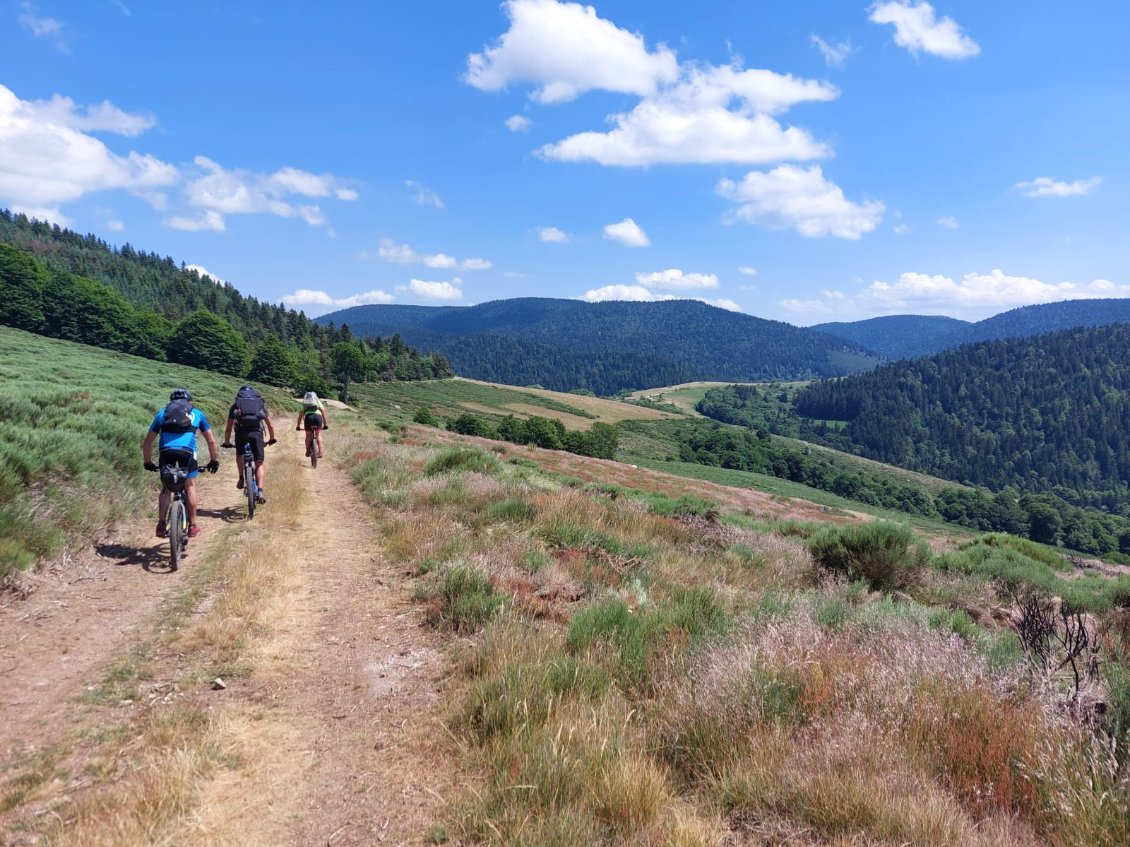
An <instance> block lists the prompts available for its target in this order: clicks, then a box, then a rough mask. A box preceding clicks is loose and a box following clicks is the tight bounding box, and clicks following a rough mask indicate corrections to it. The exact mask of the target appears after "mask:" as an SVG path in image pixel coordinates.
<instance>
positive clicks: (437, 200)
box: [404, 179, 443, 209]
mask: <svg viewBox="0 0 1130 847" xmlns="http://www.w3.org/2000/svg"><path fill="white" fill-rule="evenodd" d="M404 184H405V185H406V186H407V187H408V188H410V189H411V190H412V191H413V192H414V193H413V195H412V202H413V203H415V204H416V205H417V206H431V207H433V208H435V209H442V208H443V199H442V198H441V197H440V196H439V195H438V194H436V193H435V192H434V191H432V190H431V189H430V188H428V187H427V186H424V185H420V183H418V182H416V181H415V180H411V179H410V180H408V181H407V182H405V183H404Z"/></svg>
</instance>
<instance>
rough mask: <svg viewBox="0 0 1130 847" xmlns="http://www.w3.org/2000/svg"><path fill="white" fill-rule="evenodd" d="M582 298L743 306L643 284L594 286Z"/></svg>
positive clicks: (734, 309) (736, 308) (738, 308)
mask: <svg viewBox="0 0 1130 847" xmlns="http://www.w3.org/2000/svg"><path fill="white" fill-rule="evenodd" d="M580 299H581V300H586V301H588V302H589V303H607V302H609V301H612V300H626V301H628V302H631V303H659V302H662V301H665V300H683V299H688V300H698V301H699V302H700V303H706V304H707V305H709V306H716V307H717V308H719V309H726V310H727V311H730V312H740V311H742V307H741V306H739V305H738V304H737V303H735V302H734V301H733V300H727V299H726V298H719V299H717V300H708V299H706V298H705V297H678V296H676V295H674V294H657V293H656V292H654V291H652V290H651V289H650V288H646V287H644V286H642V285H605V286H603V287H601V288H593V289H590V290H588V291H586V292H585V293H584V294H582V295H581V297H580Z"/></svg>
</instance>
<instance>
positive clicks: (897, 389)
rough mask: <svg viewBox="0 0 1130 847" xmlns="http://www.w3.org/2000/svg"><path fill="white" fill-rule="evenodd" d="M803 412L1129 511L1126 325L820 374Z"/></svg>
mask: <svg viewBox="0 0 1130 847" xmlns="http://www.w3.org/2000/svg"><path fill="white" fill-rule="evenodd" d="M796 410H797V412H798V413H799V414H801V415H803V416H805V417H809V418H816V419H830V420H843V421H847V422H848V423H847V425H846V427H845V428H844V429H842V430H840V431H831V430H829V431H827V432H825V433H823V439H824V440H825V441H826V442H827V443H829V444H831V445H833V446H838V447H841V448H842V449H847V450H850V451H853V452H857V453H860V454H861V455H864V456H867V457H870V458H873V459H878V460H879V461H882V462H888V463H890V464H893V465H899V466H901V467H905V468H910V469H912V470H918V471H923V472H926V473H930V474H934V475H936V476H940V477H943V478H946V479H952V480H955V481H958V482H967V483H972V484H975V485H981V486H984V487H987V488H990V489H994V490H1000V489H1002V488H1004V487H1006V486H1015V487H1016V488H1018V489H1020V490H1027V491H1051V492H1053V493H1055V494H1057V495H1059V496H1060V497H1062V498H1063V499H1064V500H1067V501H1068V502H1071V503H1076V504H1080V505H1088V506H1097V507H1101V508H1105V509H1108V510H1110V511H1117V512H1120V513H1121V514H1124V515H1130V483H1128V482H1127V481H1128V480H1130V325H1127V324H1116V325H1113V326H1105V327H1094V328H1089V329H1074V330H1068V331H1065V332H1059V333H1051V334H1046V335H1041V336H1036V337H1033V338H1024V339H1011V340H1005V341H992V342H982V343H979V344H973V345H966V346H962V347H959V348H957V349H955V350H950V351H947V352H944V353H940V354H937V355H934V356H930V357H927V358H921V359H916V360H913V361H904V362H895V363H893V364H889V365H884V366H882V367H880V368H877V369H875V370H874V371H871V372H870V373H866V374H857V375H854V376H850V377H847V378H845V379H841V380H831V381H827V382H821V383H815V384H813V385H810V386H809V387H807V388H806V389H804V390H803V391H801V392H800V393H799V394H798V395H797V398H796Z"/></svg>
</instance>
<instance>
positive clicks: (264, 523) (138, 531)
mask: <svg viewBox="0 0 1130 847" xmlns="http://www.w3.org/2000/svg"><path fill="white" fill-rule="evenodd" d="M281 438H282V439H283V443H280V444H279V445H278V446H277V447H275V448H272V449H271V453H270V454H269V456H268V473H269V477H268V486H267V490H268V492H272V491H273V486H276V485H281V484H284V483H285V484H289V485H300V486H301V487H302V489H303V492H304V494H303V498H302V503H303V505H302V507H301V508H300V509H299V513H298V514H297V515H286V516H284V515H282V514H272V511H271V510H272V506H275V507H276V508H278V505H279V504H277V503H276V501H275V500H274V498H272V501H271V502H270V503H268V505H267V506H265V507H264V508H263V509H262V512H261V515H262V517H261V516H260V513H257V514H256V518H255V520H254V521H253V522H252V523H250V524H247V523H244V519H243V511H244V510H243V508H242V506H241V492H238V491H237V490H236V489H235V487H234V480H235V470H234V466H233V463H232V462H231V461H230V458H229V459H228V461H226V462H225V467H224V468H223V470H222V471H221V473H220V474H219V475H218V476H217V477H216V478H208V479H203V480H202V489H201V503H202V505H203V506H204V510H203V512H202V516H201V521H200V523H201V526H202V529H203V530H204V532H203V533H202V535H201V536H200V538H199V539H196V540H195V541H194V542H193V544H192V547H191V550H190V554H191V555H190V558H189V561H188V562H187V563H186V564H185V566H184V568H183V569H182V570H181V571H180V572H179V573H174V574H167V573H165V568H164V564H163V560H162V554H163V553H164V551H165V550H167V547H166V545H164V544H163V543H162V542H159V541H158V540H157V539H155V538H153V537H152V533H153V528H152V525H151V523H150V522H149V521H148V520H146V521H145V522H144V523H142V522H140V521H139V522H138V523H137V524H136V525H133V526H130V527H127V528H124V529H123V530H121V531H120V532H119V533H118V534H116V535H115V536H114V538H112V539H108V540H107V541H106V542H104V543H102V544H100V545H99V546H98V547H97V548H96V549H95V550H93V551H90V552H89V553H88V554H86V555H84V556H82V557H80V558H78V559H76V560H74V561H72V562H69V563H68V564H67V566H66V567H65V568H64V569H62V570H61V571H60V570H59V569H56V572H55V573H52V574H47V575H45V576H43V577H41V578H39V580H38V581H39V583H40V584H39V588H38V590H37V591H36V592H35V593H34V594H33V595H32V596H31V597H30V598H28V599H26V600H16V599H14V598H12V597H4V598H0V607H2V608H0V709H2V714H3V720H2V721H0V778H2V777H3V775H4V773H5V771H6V770H7V769H8V767H9V765H10V764H11V761H12V759H13V757H14V756H16V755H17V754H18V755H20V756H23V757H26V755H27V754H28V753H29V752H34V751H35V750H37V749H39V748H45V747H48V746H50V745H52V744H55V743H58V741H59V740H60V739H61V738H63V737H64V735H65V734H66V733H67V732H68V731H72V730H73V729H74V727H75V726H76V724H78V723H80V722H85V723H88V724H92V723H93V722H96V721H99V720H107V719H108V718H112V719H114V720H116V721H120V720H126V721H128V720H129V719H130V717H129V710H128V708H125V709H124V710H123V708H122V707H121V706H120V704H119V706H117V707H115V706H114V705H113V704H107V705H102V706H97V707H95V706H90V705H85V706H84V705H81V704H80V703H79V702H78V700H77V698H78V696H79V695H80V694H81V693H82V692H83V690H84V688H88V687H90V686H92V685H94V684H96V683H97V682H98V680H99V679H100V678H101V677H102V675H103V674H104V673H105V671H106V668H107V667H108V666H109V665H110V663H111V662H112V661H113V660H114V658H115V657H118V656H121V655H122V654H123V653H124V652H125V651H127V650H128V649H129V648H130V647H131V646H132V645H133V643H134V642H135V641H136V638H137V634H138V633H139V632H146V631H149V628H150V627H151V625H152V624H151V621H152V620H153V619H154V617H155V616H156V615H157V614H158V613H159V611H160V608H161V605H162V601H164V600H168V599H172V598H173V597H175V596H176V594H177V592H178V591H179V590H181V589H183V588H184V585H185V583H184V580H183V576H184V575H185V574H186V573H188V572H190V569H191V568H192V566H193V563H195V562H198V561H202V559H203V557H205V556H208V555H211V554H213V553H214V554H216V555H220V556H228V557H229V559H230V561H234V560H235V559H234V557H236V556H238V555H239V554H240V548H241V545H242V544H244V543H246V542H247V540H248V538H251V537H255V536H258V535H263V536H264V537H269V538H270V539H271V540H272V541H276V540H277V541H279V542H281V543H283V544H286V545H297V549H300V550H301V562H302V566H301V567H300V568H297V569H295V571H294V574H293V576H292V577H291V578H290V580H289V583H288V585H287V586H286V589H285V591H286V597H285V598H283V599H282V600H281V601H279V603H280V604H281V605H280V609H282V613H281V614H279V615H278V617H277V618H276V619H272V620H271V621H270V622H269V624H268V627H267V629H268V631H266V632H262V633H260V634H259V643H260V649H259V650H258V652H257V654H256V655H255V656H252V657H251V660H250V661H251V670H250V671H249V672H248V673H246V675H244V676H240V677H238V678H236V679H234V680H229V687H228V689H227V690H224V691H222V692H219V693H215V694H214V693H212V692H207V691H201V692H193V691H190V692H186V693H185V696H189V697H195V698H198V699H200V698H208V705H207V707H206V708H207V709H209V710H222V711H223V713H224V714H225V715H226V716H229V719H230V721H231V724H232V726H233V727H235V730H236V731H237V732H238V733H239V736H238V738H237V739H236V741H237V744H238V747H239V750H240V754H239V756H238V766H237V767H236V768H235V769H234V770H230V771H228V772H226V773H224V774H221V775H220V777H219V778H218V779H217V780H216V781H214V782H213V783H210V784H207V785H204V786H201V787H200V790H201V796H202V801H201V802H200V803H199V804H198V807H197V808H196V809H195V810H194V812H193V815H192V818H191V820H190V821H189V822H187V823H186V829H185V832H184V836H183V837H182V838H178V839H176V843H180V844H187V845H197V844H199V845H204V844H209V845H210V844H236V845H260V844H262V845H285V844H290V845H296V847H297V845H310V844H332V845H334V847H342V845H354V844H376V843H390V844H404V843H413V844H419V843H423V836H424V833H425V832H426V831H427V829H428V827H429V826H430V825H431V824H433V823H435V822H436V821H438V820H439V819H440V816H441V815H442V813H443V809H444V801H445V800H446V799H448V798H449V797H450V796H451V794H452V792H453V791H454V790H455V789H454V787H453V784H454V783H453V780H454V778H455V776H454V768H453V767H451V764H450V762H451V759H450V757H451V756H452V755H453V746H452V742H451V740H450V738H449V736H448V735H447V733H446V731H445V730H444V728H443V725H442V720H441V716H440V714H439V712H440V709H439V708H438V706H439V703H438V693H439V686H440V685H441V684H442V679H441V678H442V673H443V668H444V665H445V662H444V659H443V656H442V653H441V650H442V644H441V643H440V642H439V640H438V639H437V638H436V637H435V636H434V634H433V633H432V632H431V631H430V630H428V629H427V628H425V627H423V626H422V625H421V616H420V613H419V611H418V610H417V608H416V604H414V603H413V601H412V579H411V576H410V575H409V574H408V573H407V570H406V566H405V565H404V564H403V563H395V562H389V561H386V560H385V559H384V558H383V557H382V556H381V552H380V546H379V538H380V536H379V529H378V526H377V523H376V521H375V519H374V518H373V517H372V516H371V513H370V511H369V509H368V507H367V506H366V505H365V504H364V503H363V502H362V501H361V499H360V497H359V496H358V494H357V492H356V490H355V489H354V487H353V486H352V484H351V482H350V481H349V479H348V476H347V474H346V472H345V471H343V470H341V469H340V468H338V467H336V466H335V465H334V464H333V463H332V462H330V461H328V460H327V461H324V462H322V463H320V464H319V467H318V468H316V469H311V468H309V467H308V463H307V461H306V460H304V459H303V458H302V446H301V440H300V439H301V435H300V434H299V433H295V432H293V431H290V432H289V433H288V432H286V431H285V430H283V432H282V433H281ZM230 456H231V454H230V453H227V454H226V458H227V457H230ZM284 518H285V519H284ZM234 524H242V525H241V526H233V525H234ZM225 527H226V528H228V529H229V530H234V531H231V532H227V533H225V532H224V531H223V530H224V528H225ZM288 549H295V548H293V547H290V548H288ZM214 590H217V591H219V590H223V588H222V585H217V586H215V587H214ZM215 599H216V598H215V597H211V598H206V599H205V600H204V601H203V603H202V605H203V606H208V605H210V604H211V603H213V602H214V601H215ZM182 659H183V656H178V655H170V656H166V657H159V659H158V662H159V665H160V666H159V667H158V668H157V676H158V678H159V679H160V678H168V679H170V680H175V679H176V675H177V673H178V664H179V663H180V662H181V660H182ZM162 663H163V664H162ZM100 709H101V714H100V713H99V710H100ZM123 714H124V717H123ZM69 764H70V769H71V771H72V772H75V771H76V770H77V769H78V767H76V763H74V762H70V763H69ZM77 765H78V766H81V762H80V763H77ZM55 783H56V784H57V785H56V786H55V787H54V788H52V786H51V785H48V786H45V787H44V788H43V789H42V790H41V791H40V792H39V796H38V797H36V798H35V800H34V803H31V802H29V804H28V806H27V807H26V808H21V807H17V808H16V809H14V810H12V811H11V812H9V813H7V814H0V843H4V844H8V843H18V844H33V843H37V842H36V839H35V838H34V836H33V835H31V833H30V832H29V833H26V834H23V835H20V836H13V835H12V833H15V832H23V830H24V828H26V827H28V820H29V817H28V816H29V815H34V814H35V813H36V812H37V811H41V810H42V809H43V808H45V807H46V806H47V805H49V804H50V803H52V802H54V801H56V800H57V799H58V795H61V794H62V793H69V794H72V795H73V793H74V792H76V791H81V790H82V786H81V785H80V786H79V787H78V788H77V789H76V787H75V785H74V781H73V780H72V784H70V785H65V784H63V783H61V782H60V781H59V780H55ZM52 795H55V796H52ZM33 806H34V808H33ZM6 827H10V828H8V829H6ZM30 829H31V830H34V826H31V827H30ZM5 832H7V833H8V837H9V838H15V837H19V839H20V840H18V841H15V840H12V841H8V840H5Z"/></svg>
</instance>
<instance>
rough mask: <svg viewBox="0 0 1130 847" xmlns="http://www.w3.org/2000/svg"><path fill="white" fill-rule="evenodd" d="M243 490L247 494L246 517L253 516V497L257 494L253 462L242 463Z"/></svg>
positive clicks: (257, 488)
mask: <svg viewBox="0 0 1130 847" xmlns="http://www.w3.org/2000/svg"><path fill="white" fill-rule="evenodd" d="M243 490H244V492H246V494H247V519H248V520H251V519H252V518H253V517H255V498H256V497H258V496H259V487H258V486H257V485H256V484H255V462H254V461H253V460H252V461H247V462H244V463H243Z"/></svg>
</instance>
